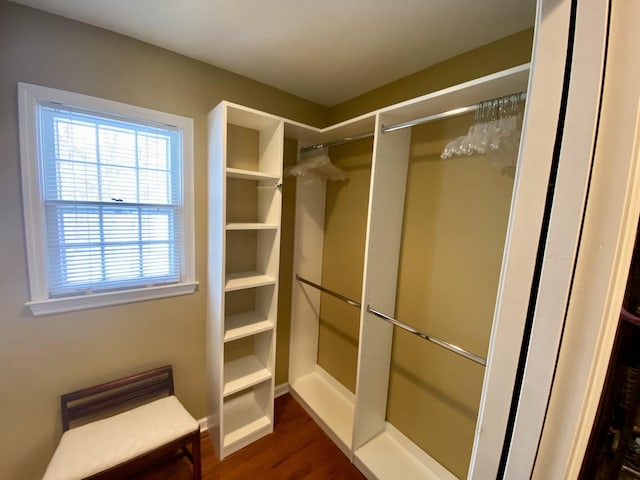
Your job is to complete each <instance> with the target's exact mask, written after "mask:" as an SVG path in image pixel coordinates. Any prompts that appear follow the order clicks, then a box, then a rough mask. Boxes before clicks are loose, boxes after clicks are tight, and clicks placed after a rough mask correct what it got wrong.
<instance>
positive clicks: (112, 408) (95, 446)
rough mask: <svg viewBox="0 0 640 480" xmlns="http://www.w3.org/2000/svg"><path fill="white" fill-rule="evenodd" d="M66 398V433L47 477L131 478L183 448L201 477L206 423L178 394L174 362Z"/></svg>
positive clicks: (60, 479) (48, 479) (197, 478)
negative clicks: (202, 424)
mask: <svg viewBox="0 0 640 480" xmlns="http://www.w3.org/2000/svg"><path fill="white" fill-rule="evenodd" d="M60 400H61V407H62V428H63V431H64V434H63V435H62V438H61V439H60V443H59V445H58V448H57V449H56V451H55V453H54V455H53V457H52V458H51V461H50V463H49V466H48V467H47V471H46V472H45V475H44V478H43V480H71V479H123V478H130V477H131V476H132V475H133V474H135V473H136V472H140V471H142V470H144V469H146V468H149V467H150V466H152V465H154V464H157V463H158V462H161V461H164V460H166V459H167V458H168V457H170V456H171V454H173V453H175V452H178V451H181V453H182V454H184V455H186V456H187V457H188V458H189V459H190V460H191V463H192V465H193V479H194V480H200V476H201V473H200V469H201V467H200V465H201V460H200V426H199V425H198V422H197V421H196V420H195V419H194V418H193V417H192V416H191V415H190V414H189V413H188V412H187V411H186V410H185V408H184V407H183V406H182V404H180V402H179V401H178V399H177V398H176V397H175V396H174V390H173V370H172V368H171V366H170V365H168V366H164V367H161V368H157V369H155V370H150V371H148V372H144V373H139V374H137V375H132V376H130V377H126V378H122V379H119V380H114V381H112V382H108V383H104V384H102V385H97V386H95V387H90V388H86V389H83V390H79V391H77V392H72V393H67V394H65V395H62V396H61V397H60ZM189 444H190V445H191V451H189V450H188V449H187V446H188V445H189Z"/></svg>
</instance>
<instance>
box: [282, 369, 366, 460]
mask: <svg viewBox="0 0 640 480" xmlns="http://www.w3.org/2000/svg"><path fill="white" fill-rule="evenodd" d="M290 387H291V393H292V394H293V396H294V397H295V398H296V400H298V402H300V403H301V405H302V406H303V407H304V408H305V410H306V411H307V413H309V415H311V417H312V418H313V419H314V420H315V421H316V422H317V423H318V424H319V425H320V426H321V427H322V429H323V430H324V431H325V433H326V434H327V435H329V437H331V439H332V440H333V441H334V443H336V445H338V446H339V447H340V449H341V450H342V451H343V452H344V453H345V455H347V456H348V457H349V458H350V457H351V453H352V452H351V437H352V434H353V412H354V410H353V409H354V399H353V394H352V393H351V392H349V391H348V390H347V389H346V388H344V387H343V386H342V385H340V384H339V383H338V382H337V381H335V380H333V379H332V378H331V377H330V375H329V374H328V373H326V372H325V371H324V370H322V369H321V368H320V367H316V370H315V371H314V372H312V373H309V374H308V375H305V376H304V377H302V378H299V379H297V380H296V381H295V383H293V384H291V385H290Z"/></svg>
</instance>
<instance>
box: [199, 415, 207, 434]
mask: <svg viewBox="0 0 640 480" xmlns="http://www.w3.org/2000/svg"><path fill="white" fill-rule="evenodd" d="M198 424H200V433H202V432H206V431H207V430H209V422H207V417H203V418H200V419H198Z"/></svg>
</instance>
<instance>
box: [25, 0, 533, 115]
mask: <svg viewBox="0 0 640 480" xmlns="http://www.w3.org/2000/svg"><path fill="white" fill-rule="evenodd" d="M13 1H15V2H16V3H21V4H24V5H28V6H31V7H35V8H38V9H41V10H45V11H48V12H52V13H55V14H58V15H62V16H65V17H69V18H73V19H75V20H79V21H81V22H85V23H88V24H91V25H96V26H99V27H103V28H106V29H108V30H113V31H114V32H118V33H122V34H125V35H128V36H130V37H133V38H137V39H139V40H143V41H145V42H149V43H152V44H154V45H158V46H161V47H164V48H166V49H169V50H172V51H174V52H178V53H181V54H183V55H187V56H189V57H193V58H196V59H198V60H202V61H204V62H207V63H210V64H212V65H216V66H218V67H221V68H224V69H226V70H230V71H232V72H235V73H238V74H241V75H243V76H246V77H249V78H253V79H255V80H258V81H260V82H263V83H266V84H268V85H272V86H274V87H277V88H279V89H281V90H284V91H286V92H289V93H292V94H294V95H298V96H300V97H303V98H306V99H308V100H311V101H313V102H316V103H319V104H322V105H325V106H332V105H335V104H338V103H341V102H343V101H345V100H348V99H350V98H353V97H355V96H357V95H359V94H362V93H364V92H367V91H369V90H372V89H374V88H376V87H379V86H381V85H384V84H386V83H388V82H391V81H393V80H397V79H398V78H401V77H404V76H406V75H409V74H411V73H414V72H416V71H419V70H422V69H424V68H426V67H428V66H430V65H433V64H435V63H438V62H440V61H442V60H444V59H447V58H450V57H452V56H455V55H458V54H460V53H463V52H465V51H468V50H471V49H473V48H476V47H478V46H480V45H484V44H486V43H489V42H491V41H493V40H497V39H498V38H502V37H505V36H507V35H510V34H512V33H515V32H518V31H520V30H523V29H525V28H527V27H529V26H531V25H533V22H534V15H535V0H516V1H514V0H484V1H477V0H397V1H391V0H293V1H292V0H160V1H158V0H107V1H105V0H13Z"/></svg>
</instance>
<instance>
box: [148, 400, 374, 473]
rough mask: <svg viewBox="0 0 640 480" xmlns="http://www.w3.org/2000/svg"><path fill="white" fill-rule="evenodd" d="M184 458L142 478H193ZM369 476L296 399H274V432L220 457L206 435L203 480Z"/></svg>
mask: <svg viewBox="0 0 640 480" xmlns="http://www.w3.org/2000/svg"><path fill="white" fill-rule="evenodd" d="M190 478H191V464H190V463H189V461H188V460H186V459H185V458H181V459H178V460H174V461H171V462H169V463H166V464H164V465H163V466H162V467H159V468H157V469H154V470H153V471H151V472H146V473H145V474H144V475H142V476H139V477H137V480H161V479H162V480H188V479H190ZM364 478H365V477H364V476H363V475H362V474H361V473H360V472H359V471H358V470H357V469H356V467H354V466H353V465H352V464H351V462H349V460H348V459H347V457H345V456H344V455H343V453H342V452H341V451H340V450H339V449H338V447H337V446H336V445H335V444H334V443H333V442H332V441H331V440H330V439H329V437H327V436H326V435H325V433H324V432H323V431H322V430H321V429H320V427H318V425H317V424H316V423H315V422H314V421H313V420H312V419H311V418H310V417H309V415H307V413H306V412H305V411H304V410H303V409H302V407H301V406H300V405H298V403H297V402H296V401H295V400H294V399H293V398H292V397H291V395H288V394H287V395H283V396H282V397H279V398H277V399H276V402H275V431H274V433H273V434H271V435H267V436H266V437H263V438H261V439H260V440H258V441H257V442H254V443H252V444H251V445H249V446H248V447H245V448H243V449H242V450H240V451H238V452H236V453H234V454H233V455H230V456H228V457H227V458H225V459H224V461H222V462H221V461H220V460H218V458H217V457H216V454H215V452H214V451H213V446H212V444H211V439H210V438H209V435H208V434H207V433H204V434H203V435H202V480H258V479H262V480H299V479H308V480H316V479H317V480H326V479H345V480H348V479H356V480H362V479H364Z"/></svg>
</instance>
